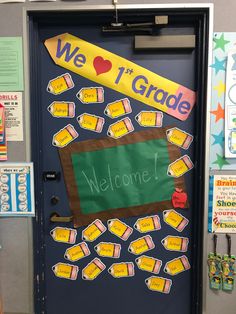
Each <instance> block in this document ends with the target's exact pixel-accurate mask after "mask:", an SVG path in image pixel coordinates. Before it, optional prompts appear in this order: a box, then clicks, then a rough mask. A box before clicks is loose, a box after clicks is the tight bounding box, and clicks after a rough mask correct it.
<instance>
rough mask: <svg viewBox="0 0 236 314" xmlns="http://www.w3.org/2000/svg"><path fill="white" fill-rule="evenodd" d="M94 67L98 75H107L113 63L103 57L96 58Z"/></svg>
mask: <svg viewBox="0 0 236 314" xmlns="http://www.w3.org/2000/svg"><path fill="white" fill-rule="evenodd" d="M93 66H94V69H95V70H96V73H97V75H99V74H102V73H106V72H108V71H110V69H111V68H112V63H111V61H109V60H104V59H103V57H96V58H94V60H93Z"/></svg>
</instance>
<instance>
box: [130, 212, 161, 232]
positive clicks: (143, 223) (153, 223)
mask: <svg viewBox="0 0 236 314" xmlns="http://www.w3.org/2000/svg"><path fill="white" fill-rule="evenodd" d="M134 228H135V229H136V230H138V231H139V232H141V233H145V232H151V231H156V230H160V229H161V224H160V218H159V217H158V216H157V215H154V216H147V217H144V218H139V219H138V220H137V221H136V223H135V225H134Z"/></svg>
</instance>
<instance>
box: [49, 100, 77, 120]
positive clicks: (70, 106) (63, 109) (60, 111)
mask: <svg viewBox="0 0 236 314" xmlns="http://www.w3.org/2000/svg"><path fill="white" fill-rule="evenodd" d="M48 111H49V112H50V113H51V115H52V116H53V117H55V118H74V116H75V103H73V102H69V101H54V102H53V103H51V104H50V105H49V106H48Z"/></svg>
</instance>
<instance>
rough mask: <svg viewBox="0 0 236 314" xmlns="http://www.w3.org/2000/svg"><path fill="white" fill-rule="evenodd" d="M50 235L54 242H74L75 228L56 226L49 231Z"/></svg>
mask: <svg viewBox="0 0 236 314" xmlns="http://www.w3.org/2000/svg"><path fill="white" fill-rule="evenodd" d="M50 235H51V236H52V238H53V240H54V241H56V242H62V243H68V244H74V243H75V241H76V236H77V231H76V230H75V229H69V228H63V227H56V228H54V229H52V230H51V231H50Z"/></svg>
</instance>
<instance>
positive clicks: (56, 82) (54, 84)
mask: <svg viewBox="0 0 236 314" xmlns="http://www.w3.org/2000/svg"><path fill="white" fill-rule="evenodd" d="M73 87H74V82H73V80H72V78H71V76H70V74H69V73H65V74H63V75H60V76H58V77H56V78H55V79H52V80H51V81H49V83H48V86H47V91H48V92H49V93H52V94H54V95H59V94H62V93H64V92H66V91H67V90H69V89H71V88H73Z"/></svg>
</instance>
